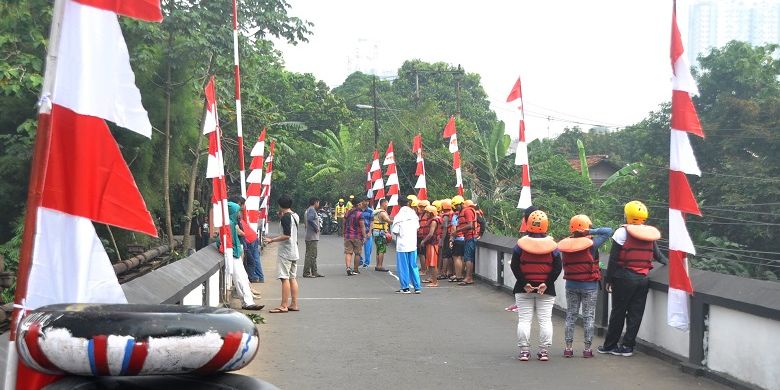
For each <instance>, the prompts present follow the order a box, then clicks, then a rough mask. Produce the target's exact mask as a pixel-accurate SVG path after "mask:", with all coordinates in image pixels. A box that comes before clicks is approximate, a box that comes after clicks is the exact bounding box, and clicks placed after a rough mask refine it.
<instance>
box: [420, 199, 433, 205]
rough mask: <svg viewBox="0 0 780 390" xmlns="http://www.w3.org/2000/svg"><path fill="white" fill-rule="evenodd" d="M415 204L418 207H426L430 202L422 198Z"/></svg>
mask: <svg viewBox="0 0 780 390" xmlns="http://www.w3.org/2000/svg"><path fill="white" fill-rule="evenodd" d="M417 205H418V206H420V207H428V206H430V205H431V202H429V201H427V200H425V199H422V200H419V201H417Z"/></svg>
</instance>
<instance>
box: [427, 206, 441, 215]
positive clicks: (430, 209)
mask: <svg viewBox="0 0 780 390" xmlns="http://www.w3.org/2000/svg"><path fill="white" fill-rule="evenodd" d="M425 212H426V213H431V214H433V215H438V211H437V210H436V206H433V205H428V206H425Z"/></svg>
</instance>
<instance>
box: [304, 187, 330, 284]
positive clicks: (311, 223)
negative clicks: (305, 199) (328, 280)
mask: <svg viewBox="0 0 780 390" xmlns="http://www.w3.org/2000/svg"><path fill="white" fill-rule="evenodd" d="M319 208H320V200H319V199H317V198H311V199H309V208H308V209H306V214H305V216H306V239H305V240H306V257H305V260H304V263H303V277H304V278H321V277H324V276H325V275H321V274H320V273H319V272H317V244H318V243H319V241H320V227H321V226H322V220H321V219H320V216H319V215H318V214H317V209H319Z"/></svg>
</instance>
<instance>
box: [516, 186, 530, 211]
mask: <svg viewBox="0 0 780 390" xmlns="http://www.w3.org/2000/svg"><path fill="white" fill-rule="evenodd" d="M529 207H531V187H523V189H521V190H520V200H518V201H517V208H518V209H527V208H529Z"/></svg>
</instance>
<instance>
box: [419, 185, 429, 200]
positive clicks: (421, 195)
mask: <svg viewBox="0 0 780 390" xmlns="http://www.w3.org/2000/svg"><path fill="white" fill-rule="evenodd" d="M417 199H419V200H427V199H428V190H427V189H426V188H425V187H423V188H420V190H419V191H417Z"/></svg>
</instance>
